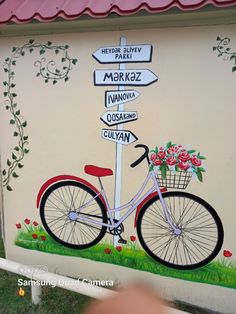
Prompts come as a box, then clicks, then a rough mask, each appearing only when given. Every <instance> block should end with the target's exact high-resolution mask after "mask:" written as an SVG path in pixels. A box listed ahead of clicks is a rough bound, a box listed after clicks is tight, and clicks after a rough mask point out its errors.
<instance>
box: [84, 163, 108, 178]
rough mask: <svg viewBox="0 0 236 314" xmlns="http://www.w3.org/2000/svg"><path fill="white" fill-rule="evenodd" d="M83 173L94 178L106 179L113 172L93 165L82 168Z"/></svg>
mask: <svg viewBox="0 0 236 314" xmlns="http://www.w3.org/2000/svg"><path fill="white" fill-rule="evenodd" d="M84 172H85V173H87V174H90V175H91V176H94V177H106V176H112V175H113V171H112V170H111V169H108V168H101V167H97V166H93V165H86V166H85V167H84Z"/></svg>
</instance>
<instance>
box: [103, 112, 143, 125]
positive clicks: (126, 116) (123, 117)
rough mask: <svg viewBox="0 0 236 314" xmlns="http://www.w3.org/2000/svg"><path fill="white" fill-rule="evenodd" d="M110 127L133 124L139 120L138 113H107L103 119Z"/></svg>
mask: <svg viewBox="0 0 236 314" xmlns="http://www.w3.org/2000/svg"><path fill="white" fill-rule="evenodd" d="M100 119H101V120H102V121H103V122H105V123H106V124H107V125H108V126H113V125H116V124H120V123H126V122H131V121H134V120H137V119H138V113H137V112H136V111H107V112H105V113H104V114H103V115H102V116H101V118H100Z"/></svg>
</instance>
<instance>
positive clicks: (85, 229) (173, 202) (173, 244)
mask: <svg viewBox="0 0 236 314" xmlns="http://www.w3.org/2000/svg"><path fill="white" fill-rule="evenodd" d="M135 147H136V148H144V150H145V152H144V154H142V156H141V157H140V158H138V159H137V160H136V161H135V162H133V163H132V164H131V167H132V168H133V167H136V166H137V165H138V164H140V163H141V162H142V161H144V160H146V161H147V164H148V168H149V171H148V174H147V176H146V178H145V180H144V182H143V184H142V186H141V188H140V189H139V191H138V192H137V193H136V195H135V196H134V197H133V198H132V199H131V200H130V201H129V202H128V203H127V204H124V205H122V206H120V207H118V208H111V207H110V204H109V201H108V198H107V195H106V192H105V189H104V187H103V184H102V181H101V178H102V177H105V176H110V175H112V174H113V172H112V170H111V169H107V168H101V167H97V166H93V165H86V166H85V168H84V170H85V173H87V174H89V175H92V176H95V177H97V178H98V181H99V184H100V190H98V189H97V188H95V187H94V186H93V185H92V184H90V183H89V182H87V181H85V180H84V179H81V178H79V177H76V176H71V175H61V176H57V177H54V178H51V179H49V180H48V181H47V182H46V183H44V185H43V186H42V187H41V189H40V191H39V194H38V197H37V207H39V208H40V216H41V220H42V223H43V226H44V228H45V229H46V231H47V232H48V233H49V235H50V236H51V237H52V238H53V239H55V240H56V241H57V242H59V243H60V244H62V245H64V246H67V247H70V248H75V249H86V248H89V247H91V246H93V245H95V244H97V243H98V242H99V241H101V240H102V238H103V237H104V236H105V234H106V233H110V234H112V235H117V236H118V237H119V240H118V242H120V243H124V244H125V243H126V240H125V239H123V238H122V232H123V231H124V226H123V222H124V221H125V220H126V218H127V217H128V216H130V215H131V214H132V213H133V212H134V211H135V210H136V215H135V221H134V225H135V227H136V228H137V234H138V238H139V241H140V244H141V245H142V247H143V248H144V250H145V251H146V252H147V253H148V254H149V255H150V256H151V257H152V258H153V259H155V260H156V261H157V262H159V263H161V264H163V265H165V266H168V267H172V268H176V269H182V270H187V269H194V268H198V267H202V266H204V265H206V264H208V263H209V262H210V261H212V260H213V259H214V258H215V257H216V255H217V254H218V253H219V251H220V249H221V247H222V243H223V237H224V231H223V226H222V223H221V220H220V218H219V216H218V214H217V213H216V211H215V210H214V209H213V208H212V207H211V206H210V205H209V204H208V203H207V202H206V201H204V200H203V199H201V198H200V197H198V196H196V195H193V194H190V193H186V192H180V191H170V192H167V189H166V188H165V187H160V183H159V180H158V176H157V173H156V172H155V170H154V169H153V168H152V167H150V164H151V162H150V159H149V149H148V147H147V146H146V145H142V144H139V145H136V146H135ZM183 178H184V179H181V178H179V181H181V180H182V181H184V180H186V178H185V177H183ZM182 181H181V182H182ZM150 182H151V187H150V188H148V191H146V190H145V189H146V188H147V186H148V184H149V183H150ZM182 184H184V183H183V182H182ZM116 211H124V213H123V214H122V215H121V218H120V219H119V220H116V219H114V217H113V216H114V213H115V212H116Z"/></svg>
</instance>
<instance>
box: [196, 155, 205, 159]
mask: <svg viewBox="0 0 236 314" xmlns="http://www.w3.org/2000/svg"><path fill="white" fill-rule="evenodd" d="M197 157H198V158H199V159H206V157H204V156H201V155H199V156H197Z"/></svg>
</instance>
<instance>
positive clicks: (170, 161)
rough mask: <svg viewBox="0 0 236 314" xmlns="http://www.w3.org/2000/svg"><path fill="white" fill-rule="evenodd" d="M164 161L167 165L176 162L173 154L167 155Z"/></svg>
mask: <svg viewBox="0 0 236 314" xmlns="http://www.w3.org/2000/svg"><path fill="white" fill-rule="evenodd" d="M166 163H167V165H169V166H173V165H175V164H176V159H175V157H174V156H170V157H168V158H167V159H166Z"/></svg>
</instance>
